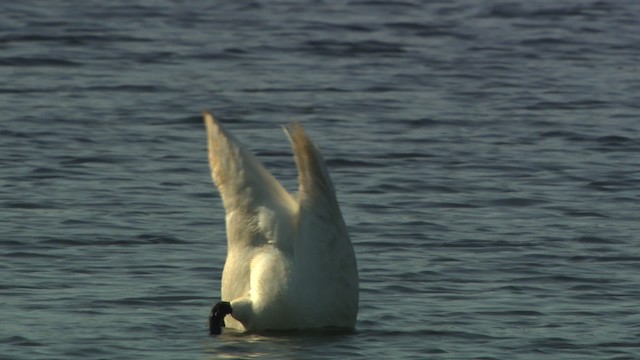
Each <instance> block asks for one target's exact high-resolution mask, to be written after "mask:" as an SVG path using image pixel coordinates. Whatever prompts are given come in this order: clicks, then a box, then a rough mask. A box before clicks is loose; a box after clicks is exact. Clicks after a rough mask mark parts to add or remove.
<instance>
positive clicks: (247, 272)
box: [204, 113, 358, 330]
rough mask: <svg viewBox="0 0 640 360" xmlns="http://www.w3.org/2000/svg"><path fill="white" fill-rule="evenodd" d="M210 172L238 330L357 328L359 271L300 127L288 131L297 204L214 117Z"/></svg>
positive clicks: (225, 294)
mask: <svg viewBox="0 0 640 360" xmlns="http://www.w3.org/2000/svg"><path fill="white" fill-rule="evenodd" d="M204 119H205V123H206V126H207V137H208V148H209V164H210V166H211V174H212V177H213V180H214V182H215V184H216V186H217V187H218V190H219V192H220V194H221V197H222V201H223V204H224V207H225V210H226V213H227V215H226V226H227V259H226V262H225V266H224V270H223V273H222V300H223V301H229V302H230V303H231V308H232V309H233V313H232V314H231V317H230V316H227V318H226V319H225V323H226V326H227V327H232V328H236V329H239V330H283V329H312V328H323V327H339V328H353V327H354V326H355V321H356V316H357V313H358V271H357V267H356V260H355V255H354V252H353V247H352V245H351V240H350V239H349V235H348V234H347V229H346V225H345V223H344V220H343V218H342V213H341V212H340V208H339V206H338V202H337V200H336V196H335V190H334V188H333V184H332V182H331V179H330V178H329V173H328V171H327V168H326V165H325V163H324V159H323V158H322V155H321V154H320V152H319V150H318V148H317V147H316V146H315V144H313V143H312V142H311V140H310V139H309V138H308V137H307V135H306V134H305V132H304V129H303V128H302V126H301V125H299V124H291V125H289V127H288V128H287V129H286V131H287V134H288V135H289V139H290V140H291V144H292V147H293V151H294V155H295V159H296V165H297V168H298V180H299V183H300V187H299V191H298V196H297V197H294V196H292V195H291V194H289V193H288V192H287V191H286V190H285V189H284V188H283V187H282V185H280V183H279V182H278V181H277V180H276V179H275V178H274V177H273V176H272V175H271V173H269V171H268V170H266V169H265V168H264V166H262V164H261V163H260V161H258V159H256V158H255V157H254V156H253V155H252V154H251V153H250V152H249V151H247V150H246V149H245V148H244V146H243V145H242V144H241V143H240V142H239V141H238V140H236V139H235V138H234V137H233V136H232V135H231V134H229V133H228V132H227V131H226V130H224V128H223V127H222V126H221V125H220V123H218V122H217V121H216V120H215V119H214V118H213V116H212V115H211V114H209V113H205V114H204Z"/></svg>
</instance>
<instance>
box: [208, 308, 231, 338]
mask: <svg viewBox="0 0 640 360" xmlns="http://www.w3.org/2000/svg"><path fill="white" fill-rule="evenodd" d="M231 312H232V310H231V304H230V303H229V302H227V301H220V302H219V303H217V304H215V305H213V307H212V308H211V313H210V314H209V334H211V335H218V334H220V333H221V332H222V327H224V317H225V316H226V315H227V314H231Z"/></svg>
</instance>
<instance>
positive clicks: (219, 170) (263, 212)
mask: <svg viewBox="0 0 640 360" xmlns="http://www.w3.org/2000/svg"><path fill="white" fill-rule="evenodd" d="M204 120H205V124H206V127H207V138H208V148H209V165H210V167H211V176H212V178H213V181H214V182H215V184H216V186H217V187H218V190H219V192H220V195H221V196H222V201H223V204H224V207H225V210H226V212H227V219H226V220H227V235H228V241H229V247H230V248H231V247H234V246H236V245H240V246H259V245H261V244H264V243H274V244H278V245H280V246H281V247H283V248H287V249H289V248H291V245H292V244H291V243H292V241H293V240H292V239H291V236H290V235H289V234H282V233H278V229H279V228H286V227H287V226H286V225H288V224H281V223H282V222H283V221H285V222H286V221H290V220H289V219H290V218H291V216H292V214H293V213H294V212H295V211H296V209H297V205H296V201H295V200H294V199H293V197H292V196H291V195H290V194H289V193H288V192H287V191H286V190H285V189H284V188H283V187H282V185H281V184H280V183H279V182H278V181H277V180H276V179H275V178H274V177H273V175H271V173H270V172H269V171H268V170H267V169H265V168H264V166H263V165H262V164H261V163H260V161H259V160H258V159H256V157H255V156H253V154H251V153H250V152H249V151H248V150H247V149H245V147H244V146H243V145H242V144H241V143H240V142H239V141H238V140H237V139H236V138H235V137H234V136H233V135H231V134H230V133H228V132H227V131H226V130H225V129H224V128H223V127H222V125H221V124H220V123H219V122H218V121H216V120H215V119H214V117H213V116H212V115H211V114H210V113H208V112H205V113H204Z"/></svg>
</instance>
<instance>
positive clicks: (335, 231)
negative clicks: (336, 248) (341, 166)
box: [286, 123, 351, 248]
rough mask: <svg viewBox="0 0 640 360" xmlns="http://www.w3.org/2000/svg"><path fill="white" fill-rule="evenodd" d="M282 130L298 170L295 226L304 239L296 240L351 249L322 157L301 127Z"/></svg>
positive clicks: (295, 126) (295, 125)
mask: <svg viewBox="0 0 640 360" xmlns="http://www.w3.org/2000/svg"><path fill="white" fill-rule="evenodd" d="M286 130H287V134H288V135H289V139H290V140H291V144H292V146H293V152H294V154H295V159H296V166H297V167H298V182H299V189H298V197H299V198H298V202H299V204H300V210H299V211H300V213H299V224H300V226H301V229H300V232H301V233H304V234H305V238H303V239H299V240H298V241H304V242H316V243H320V244H318V245H321V244H324V245H330V246H333V245H332V244H329V242H332V241H337V242H342V243H346V245H348V247H349V248H351V241H350V240H349V236H348V234H347V230H346V225H345V224H344V220H343V218H342V213H341V212H340V207H339V206H338V201H337V199H336V194H335V190H334V188H333V183H332V182H331V178H330V177H329V172H328V170H327V167H326V165H325V162H324V158H323V157H322V155H321V154H320V151H319V150H318V148H317V146H316V145H315V144H314V143H313V142H312V141H311V140H310V139H309V137H308V136H307V134H306V133H305V131H304V129H303V127H302V125H300V124H299V123H292V124H289V125H288V126H287V128H286Z"/></svg>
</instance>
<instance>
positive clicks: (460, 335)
mask: <svg viewBox="0 0 640 360" xmlns="http://www.w3.org/2000/svg"><path fill="white" fill-rule="evenodd" d="M59 3H65V5H59ZM423 3H424V4H423ZM639 13H640V3H639V2H636V1H632V0H628V1H624V0H621V1H615V2H614V1H586V0H585V1H562V2H558V1H537V2H526V1H482V2H476V1H464V0H457V1H444V2H421V1H388V2H378V1H356V0H350V1H346V0H345V1H302V2H300V1H272V2H266V1H237V2H226V3H225V4H219V2H212V1H190V2H179V1H175V2H173V1H137V2H128V1H115V2H91V3H89V2H85V1H82V2H80V1H78V2H73V1H68V2H47V1H35V0H34V1H21V2H3V3H2V5H0V78H2V79H3V81H2V83H1V84H0V109H1V112H0V114H2V117H1V118H0V136H1V138H0V139H1V141H0V166H1V169H2V170H1V171H0V204H1V205H0V206H1V208H0V209H1V210H0V211H1V215H0V220H1V221H2V226H1V227H0V269H1V271H2V277H1V278H0V324H1V325H0V354H2V355H1V356H0V357H2V358H3V359H5V358H6V359H36V358H43V359H44V358H46V359H54V358H55V359H131V358H153V359H218V358H253V357H256V358H261V359H262V358H265V359H269V358H270V359H284V358H290V359H313V358H330V357H334V358H363V359H373V358H393V359H425V358H430V359H540V358H550V359H551V358H552V359H604V358H607V359H635V358H637V356H638V355H637V354H638V349H639V348H640V310H639V309H640V307H639V306H638V299H639V298H640V277H639V276H638V274H639V273H640V250H638V249H639V248H638V244H637V242H638V233H639V230H640V226H639V225H638V215H639V214H640V206H639V204H640V190H639V189H640V160H639V159H640V157H639V152H640V122H639V120H640V105H639V104H640V98H639V97H638V94H639V93H640V76H639V74H640V72H639V68H638V63H639V60H640V45H639V43H638V31H640V27H639V25H638V24H639V23H638V14H639ZM203 109H210V110H212V111H213V112H214V113H215V114H216V115H217V116H218V117H219V118H220V119H221V120H222V121H223V122H224V123H226V124H227V127H228V128H229V129H230V130H231V131H232V132H234V133H235V134H236V135H237V137H239V138H240V139H241V140H243V141H244V142H245V143H246V144H248V145H249V147H250V148H251V149H252V150H253V151H255V152H256V153H257V154H258V156H259V157H260V159H262V160H263V161H264V163H265V164H266V165H267V167H268V168H270V169H271V170H272V171H273V173H274V174H275V175H276V177H278V178H279V179H281V181H282V182H283V183H284V184H285V185H286V187H287V188H289V189H290V190H291V191H295V189H296V186H297V185H296V177H295V176H296V175H295V165H294V163H293V160H292V157H291V154H290V150H289V144H288V141H287V140H286V137H285V136H284V134H283V133H282V131H281V130H280V129H279V127H280V126H281V125H283V124H285V123H287V122H289V121H292V120H298V121H301V122H303V123H304V124H305V127H306V128H307V130H308V132H309V133H310V135H311V136H312V138H314V139H315V141H316V142H317V143H318V144H319V145H320V147H321V149H322V151H323V153H324V155H325V157H326V158H327V160H328V165H329V167H330V171H331V175H332V177H333V180H334V182H335V184H336V187H337V192H338V199H339V201H340V203H341V206H342V209H343V213H344V216H345V219H346V222H347V224H348V225H349V229H350V233H351V237H352V239H353V242H354V247H355V250H356V254H357V257H358V265H359V269H360V277H361V295H360V299H361V301H360V312H359V317H358V323H357V330H356V331H355V332H353V333H348V334H319V333H313V332H310V333H308V332H307V333H284V334H282V333H279V334H239V333H235V332H232V331H228V332H226V333H224V334H223V335H222V336H220V337H209V336H208V334H207V326H206V319H207V315H208V311H209V308H210V306H211V304H213V303H214V302H215V301H217V300H218V298H219V287H220V276H221V269H222V266H223V261H224V257H225V251H226V249H225V245H226V244H225V232H224V210H223V208H222V205H221V201H220V199H219V196H218V194H217V193H216V191H215V188H214V186H213V184H212V183H211V180H210V175H209V170H208V166H207V160H206V149H205V135H204V128H203V124H202V120H201V118H200V112H201V110H203Z"/></svg>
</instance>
